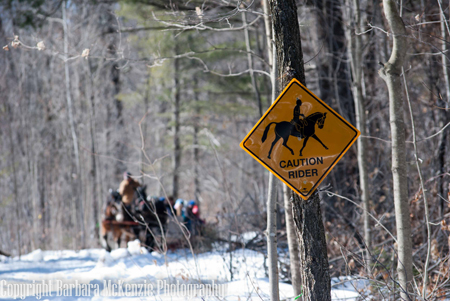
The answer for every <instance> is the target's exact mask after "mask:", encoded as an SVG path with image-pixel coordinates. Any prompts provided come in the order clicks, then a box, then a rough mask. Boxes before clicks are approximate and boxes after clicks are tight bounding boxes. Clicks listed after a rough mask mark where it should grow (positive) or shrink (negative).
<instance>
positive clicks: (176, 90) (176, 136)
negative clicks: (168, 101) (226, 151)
mask: <svg viewBox="0 0 450 301" xmlns="http://www.w3.org/2000/svg"><path fill="white" fill-rule="evenodd" d="M174 37H175V34H174ZM174 50H175V56H177V55H178V42H177V41H175V49H174ZM173 68H174V74H173V87H172V89H173V90H172V95H173V117H172V118H173V148H174V149H173V161H172V164H173V165H172V166H173V177H172V182H173V186H172V196H173V198H174V199H177V198H178V190H179V176H178V173H179V169H180V160H181V146H180V78H179V73H180V60H179V59H178V58H175V59H174V61H173Z"/></svg>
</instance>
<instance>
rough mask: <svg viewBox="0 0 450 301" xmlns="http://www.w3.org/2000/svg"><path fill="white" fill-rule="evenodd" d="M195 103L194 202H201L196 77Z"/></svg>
mask: <svg viewBox="0 0 450 301" xmlns="http://www.w3.org/2000/svg"><path fill="white" fill-rule="evenodd" d="M194 101H195V102H196V105H195V113H194V137H193V141H192V143H193V147H194V149H193V158H192V159H193V160H194V200H197V201H198V200H200V171H199V165H200V157H199V144H198V132H199V129H200V124H199V117H200V111H199V106H198V105H197V103H198V101H199V99H198V80H197V78H196V77H194Z"/></svg>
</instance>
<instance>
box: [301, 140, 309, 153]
mask: <svg viewBox="0 0 450 301" xmlns="http://www.w3.org/2000/svg"><path fill="white" fill-rule="evenodd" d="M308 139H309V136H308V137H305V139H304V140H303V147H302V149H301V150H300V156H303V155H302V151H303V149H304V148H305V146H306V142H308Z"/></svg>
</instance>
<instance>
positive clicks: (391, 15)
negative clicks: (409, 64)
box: [378, 0, 413, 300]
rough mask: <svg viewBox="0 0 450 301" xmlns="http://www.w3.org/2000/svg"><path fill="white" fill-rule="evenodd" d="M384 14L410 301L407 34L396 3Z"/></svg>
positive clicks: (400, 232)
mask: <svg viewBox="0 0 450 301" xmlns="http://www.w3.org/2000/svg"><path fill="white" fill-rule="evenodd" d="M383 7H384V14H385V16H386V19H387V21H388V23H389V26H390V28H391V34H392V36H393V39H394V46H393V49H392V53H391V57H390V59H389V61H388V62H387V63H386V64H385V65H384V67H383V68H381V69H380V70H379V72H378V73H379V74H380V76H381V78H382V79H383V80H384V81H385V82H386V85H387V87H388V91H389V115H390V125H391V137H392V138H391V141H392V176H393V185H394V205H395V220H396V227H397V242H398V264H397V272H398V277H399V284H400V287H401V288H400V289H401V291H400V296H401V298H403V299H404V300H409V299H410V297H409V293H408V292H409V291H410V290H411V287H412V286H411V280H412V276H413V275H412V245H411V244H412V243H411V221H410V217H409V215H410V212H409V202H408V190H407V174H406V147H405V123H404V121H403V95H402V94H403V92H402V91H403V89H402V84H401V78H400V76H401V73H402V66H403V62H404V58H405V56H406V50H407V47H408V43H407V32H406V29H405V25H404V23H403V20H402V19H401V18H400V16H399V14H398V11H397V7H396V2H395V1H393V0H383Z"/></svg>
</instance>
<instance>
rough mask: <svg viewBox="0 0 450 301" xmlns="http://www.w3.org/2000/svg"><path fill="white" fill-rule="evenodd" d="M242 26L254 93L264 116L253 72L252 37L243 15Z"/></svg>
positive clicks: (260, 113) (260, 114) (244, 14)
mask: <svg viewBox="0 0 450 301" xmlns="http://www.w3.org/2000/svg"><path fill="white" fill-rule="evenodd" d="M242 25H243V26H244V37H245V48H246V50H247V62H248V69H250V78H251V80H252V86H253V91H254V92H255V97H256V102H257V103H258V109H259V116H262V115H263V111H262V104H261V96H260V95H259V90H258V85H257V84H256V78H255V72H254V71H253V58H252V49H251V47H250V36H249V32H248V23H247V15H246V13H245V12H243V13H242Z"/></svg>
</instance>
